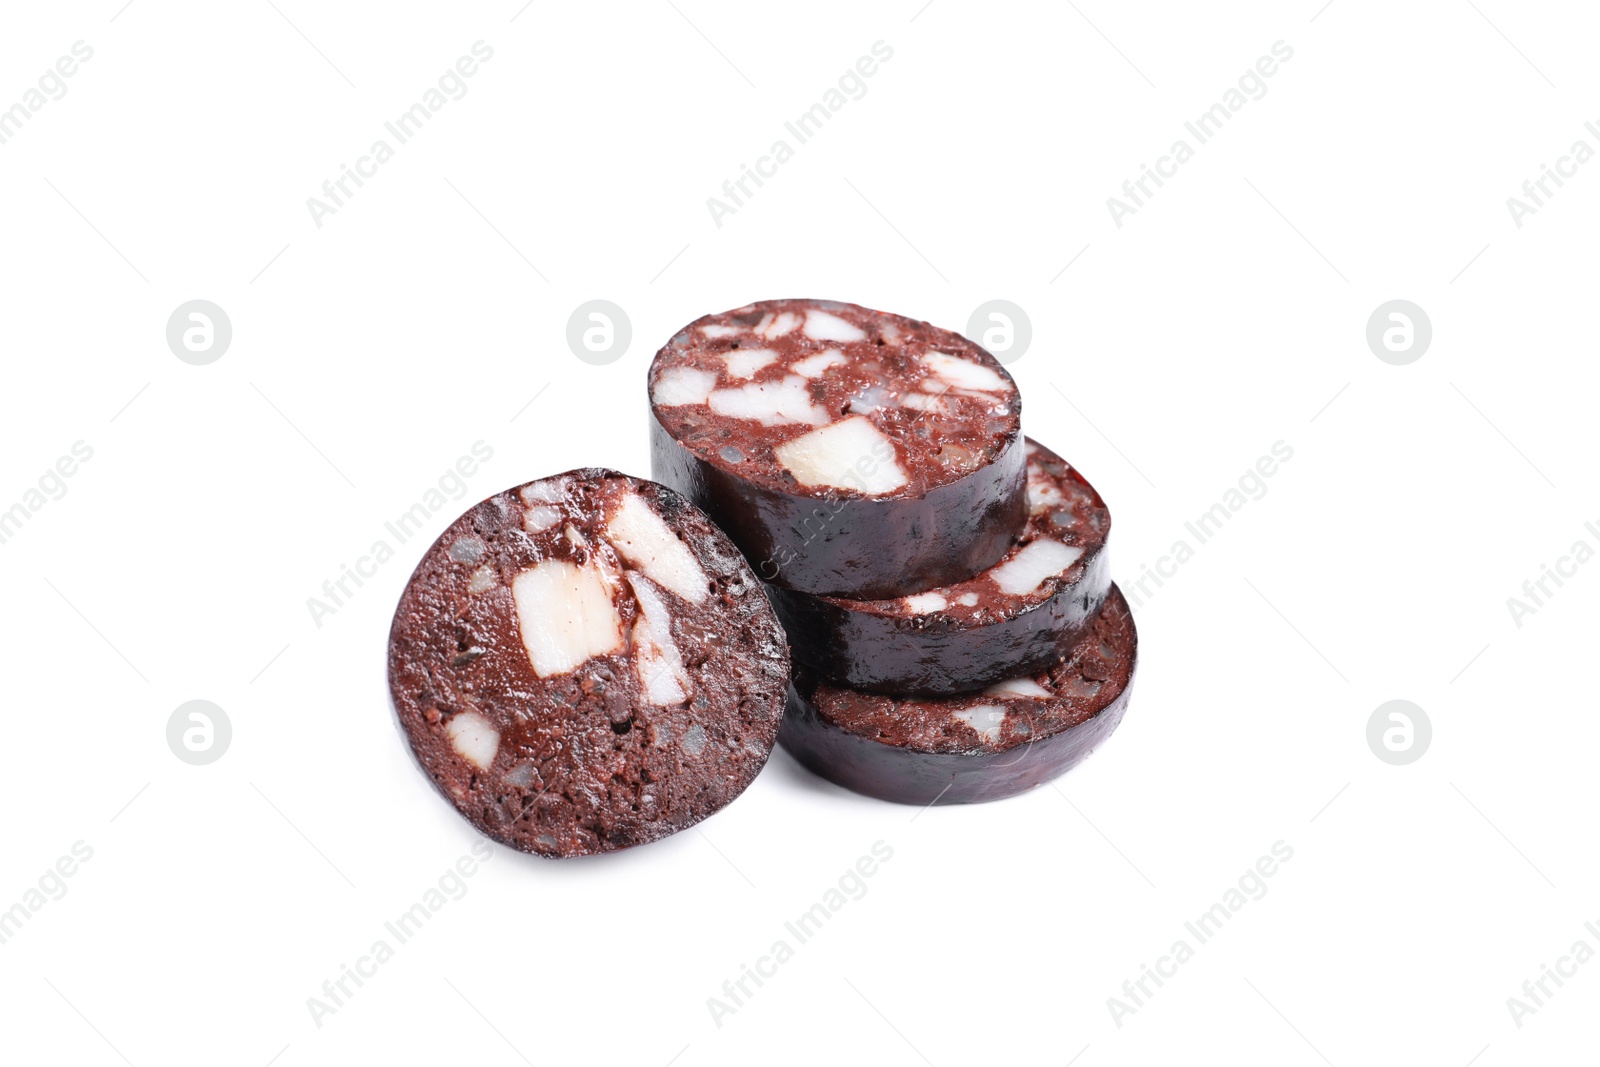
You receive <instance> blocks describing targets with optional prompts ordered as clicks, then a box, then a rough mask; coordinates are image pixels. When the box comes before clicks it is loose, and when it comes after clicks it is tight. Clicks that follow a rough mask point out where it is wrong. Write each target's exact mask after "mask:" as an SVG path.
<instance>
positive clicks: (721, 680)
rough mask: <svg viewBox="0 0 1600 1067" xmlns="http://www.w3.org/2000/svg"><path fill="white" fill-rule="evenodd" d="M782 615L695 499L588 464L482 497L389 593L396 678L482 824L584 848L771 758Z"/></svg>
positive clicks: (428, 748) (701, 808)
mask: <svg viewBox="0 0 1600 1067" xmlns="http://www.w3.org/2000/svg"><path fill="white" fill-rule="evenodd" d="M788 672H789V662H788V652H787V649H786V647H785V644H784V640H783V634H782V631H781V629H780V628H779V626H778V623H777V620H776V618H775V617H774V616H773V614H772V611H771V608H770V607H769V605H768V604H767V601H766V598H765V597H764V596H763V595H762V592H761V587H760V584H759V583H758V582H757V581H756V579H755V576H754V574H753V573H752V572H751V571H750V568H749V566H748V564H746V563H745V561H744V559H743V558H742V557H741V556H740V554H739V552H738V550H737V549H736V548H734V546H733V545H732V544H731V543H730V542H729V541H728V540H727V538H726V537H724V536H723V535H722V533H721V532H720V531H718V530H717V529H716V527H715V526H713V525H712V524H711V522H710V521H709V520H708V519H707V518H706V517H705V515H704V514H702V513H701V512H700V511H699V510H698V509H696V508H695V507H694V506H693V505H692V504H690V503H688V501H686V500H684V499H683V498H682V497H681V496H679V495H678V494H677V493H675V492H673V491H672V490H670V489H667V488H665V487H664V486H660V485H656V484H655V483H653V482H646V481H642V480H640V479H635V478H630V477H628V476H626V475H622V474H618V473H616V472H614V471H607V470H600V469H595V468H589V469H584V470H576V471H570V472H568V473H566V474H562V475H557V476H555V477H551V478H545V479H541V480H539V481H535V482H529V483H528V484H526V485H522V486H519V487H517V488H515V489H511V490H507V491H506V492H504V493H500V494H498V495H496V496H493V497H490V498H489V499H488V500H485V501H483V502H482V503H480V504H478V505H476V506H475V507H473V508H472V509H471V510H470V511H468V512H467V513H466V514H465V515H463V516H461V518H459V519H457V520H456V522H455V523H453V524H452V525H451V526H450V528H449V529H448V530H446V531H445V532H444V534H443V535H442V536H440V538H439V540H438V541H436V542H435V543H434V544H433V546H432V547H431V548H429V549H428V552H427V553H426V555H424V557H423V559H422V562H421V563H420V564H419V565H418V566H417V569H416V572H415V573H414V574H413V575H412V577H411V581H410V583H409V584H408V585H407V586H406V590H405V592H404V594H403V595H402V596H401V599H400V605H399V607H398V608H397V609H396V611H395V617H394V623H393V626H392V628H391V631H390V637H389V684H390V691H391V694H392V696H393V698H394V704H395V709H396V712H397V714H398V716H399V719H400V724H401V726H402V727H403V729H404V730H405V733H406V736H407V738H408V739H409V740H410V742H411V746H412V749H413V751H414V752H415V753H416V756H417V759H418V761H419V762H420V764H421V765H422V768H423V770H424V771H425V772H426V773H427V774H428V776H429V777H430V778H431V779H432V780H433V781H434V783H435V784H436V785H437V786H438V787H439V789H440V791H441V792H442V793H443V794H444V796H445V797H446V798H447V799H448V800H450V802H451V803H453V804H454V805H455V806H456V808H457V810H458V811H460V812H461V814H462V815H464V816H465V817H466V818H467V819H468V821H470V822H471V823H472V824H473V825H474V826H476V827H477V828H478V829H479V830H481V831H482V832H483V833H485V834H487V835H488V836H490V837H492V838H494V839H495V840H497V841H500V842H502V843H504V844H507V845H510V846H512V847H513V848H518V849H521V850H523V851H526V852H533V853H537V854H540V855H544V856H576V855H585V854H592V853H599V852H609V851H613V850H615V849H620V848H626V847H628V846H630V845H637V844H643V843H645V842H648V841H653V840H656V839H657V838H661V837H664V836H666V835H668V834H670V833H674V832H676V831H678V830H682V829H685V828H686V827H689V826H692V825H693V824H695V823H696V822H699V821H700V820H701V819H704V818H705V817H706V816H708V815H710V814H712V813H713V812H715V811H717V810H718V809H720V808H721V807H723V806H724V805H725V804H727V803H728V802H729V801H731V800H733V799H734V798H735V797H736V796H738V795H739V793H740V792H742V791H743V790H744V788H745V787H746V786H747V785H749V784H750V782H751V780H752V779H754V777H755V776H756V773H757V772H758V771H760V769H761V767H762V765H763V764H765V762H766V759H767V756H768V754H769V753H770V752H771V749H772V745H773V743H774V740H775V738H776V734H777V728H778V723H779V720H780V719H781V717H782V711H783V700H784V689H785V685H786V682H787V679H788Z"/></svg>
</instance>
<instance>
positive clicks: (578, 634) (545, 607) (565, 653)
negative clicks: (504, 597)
mask: <svg viewBox="0 0 1600 1067" xmlns="http://www.w3.org/2000/svg"><path fill="white" fill-rule="evenodd" d="M511 595H512V597H513V598H514V599H515V601H516V604H517V623H518V628H519V629H520V630H521V631H522V645H523V647H524V648H526V649H527V651H528V662H529V663H532V664H533V673H535V674H537V675H538V676H539V677H540V678H549V677H551V676H552V675H557V674H566V673H568V672H569V671H573V670H576V669H577V668H578V667H580V666H582V665H583V664H584V663H587V662H588V661H589V660H590V659H592V658H593V657H595V656H604V655H607V654H609V653H612V652H615V651H616V650H617V649H619V648H621V647H622V619H621V617H620V616H618V615H617V609H616V605H615V604H613V603H612V600H611V597H612V587H611V584H610V583H609V582H607V581H606V578H605V575H604V574H602V573H601V570H600V568H599V566H597V565H596V564H595V563H593V562H590V563H588V564H585V565H584V566H582V567H579V566H577V565H575V564H572V563H568V562H567V561H566V560H559V559H548V560H545V561H544V562H543V563H536V564H534V565H533V566H532V567H529V568H528V569H527V570H525V571H523V572H521V573H520V574H518V575H517V576H516V578H514V579H512V582H511Z"/></svg>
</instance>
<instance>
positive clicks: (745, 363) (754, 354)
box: [722, 348, 778, 378]
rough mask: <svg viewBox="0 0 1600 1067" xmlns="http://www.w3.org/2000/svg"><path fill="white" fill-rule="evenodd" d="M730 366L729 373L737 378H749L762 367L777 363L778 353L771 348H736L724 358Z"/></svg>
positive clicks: (724, 354)
mask: <svg viewBox="0 0 1600 1067" xmlns="http://www.w3.org/2000/svg"><path fill="white" fill-rule="evenodd" d="M722 358H723V360H724V361H726V362H727V364H728V373H729V374H731V375H733V376H734V377H735V378H749V377H752V376H754V375H755V373H756V372H757V371H759V370H760V369H761V368H762V367H767V366H771V365H772V364H773V363H775V362H777V359H778V353H776V352H774V351H773V350H772V349H770V348H736V349H734V350H733V351H732V352H725V353H723V356H722Z"/></svg>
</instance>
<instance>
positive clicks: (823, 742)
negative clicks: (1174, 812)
mask: <svg viewBox="0 0 1600 1067" xmlns="http://www.w3.org/2000/svg"><path fill="white" fill-rule="evenodd" d="M649 393H650V403H651V409H652V414H653V418H652V420H651V469H652V476H653V478H654V479H655V480H654V481H645V480H643V479H638V478H633V477H629V476H628V475H625V474H621V473H618V472H616V471H611V470H604V469H600V468H585V469H581V470H574V471H568V472H567V473H565V474H559V475H554V476H552V477H548V478H542V479H539V480H537V481H533V482H528V483H526V484H524V485H519V486H516V487H514V488H512V489H508V490H506V491H505V492H502V493H499V494H496V495H495V496H492V497H490V498H489V499H487V500H485V501H482V502H481V503H479V504H477V505H475V506H474V507H473V508H471V509H470V510H469V511H467V513H466V514H464V515H462V516H461V517H460V518H458V519H457V520H456V521H455V522H454V523H452V524H451V526H450V527H449V528H448V529H446V530H445V532H444V533H443V534H442V535H441V536H440V537H439V539H438V540H437V541H435V542H434V544H433V545H432V546H431V547H430V548H429V549H428V551H427V552H426V553H425V554H424V556H423V558H422V560H421V562H420V563H419V564H418V566H417V569H416V571H415V572H414V573H413V574H412V576H411V579H410V581H409V583H408V584H407V586H406V589H405V591H404V593H403V594H402V596H401V599H400V604H399V606H398V607H397V609H396V611H395V616H394V621H393V624H392V626H391V629H390V635H389V657H388V658H389V688H390V693H391V695H392V698H393V701H394V707H395V710H396V714H397V716H398V718H399V722H400V725H401V728H402V730H403V732H404V734H405V736H406V738H407V740H408V741H409V743H410V746H411V749H412V751H413V753H414V754H415V756H416V758H417V761H418V763H419V764H420V765H421V767H422V769H423V771H424V772H425V773H426V774H427V775H428V776H429V778H431V779H432V781H433V782H434V784H435V785H436V786H437V787H438V789H439V791H440V792H441V793H442V794H443V795H444V796H445V798H446V799H447V800H449V801H450V802H451V803H452V804H453V805H454V806H455V807H456V809H457V810H458V811H459V812H460V813H461V814H462V815H463V816H465V817H466V818H467V819H468V820H469V821H470V822H471V823H472V824H473V825H474V826H476V827H477V828H478V829H479V830H480V831H482V832H483V833H485V834H487V835H488V836H490V837H492V838H494V839H495V840H497V841H500V842H502V843H504V844H507V845H510V846H512V847H514V848H518V849H521V850H523V851H527V852H532V853H536V854H538V855H543V856H550V857H568V856H581V855H590V854H595V853H601V852H609V851H614V850H617V849H622V848H627V847H629V846H632V845H638V844H643V843H645V842H648V841H654V840H657V839H659V838H661V837H665V836H667V835H668V834H671V833H675V832H676V831H679V830H683V829H686V828H687V827H690V826H693V825H694V824H695V823H697V822H699V821H700V820H701V819H704V818H706V817H707V816H708V815H710V814H712V813H713V812H715V811H717V810H719V809H721V808H722V807H723V806H725V805H727V804H728V803H730V802H731V801H732V800H734V799H735V798H736V797H737V796H738V795H739V794H740V793H741V792H743V791H744V789H745V788H746V787H747V786H748V785H749V784H750V782H751V781H752V780H753V779H754V778H755V776H756V775H757V774H758V773H759V772H760V770H761V768H762V766H763V765H764V764H765V763H766V760H767V757H768V756H769V755H770V753H771V751H772V748H773V746H774V745H775V744H780V743H781V744H782V745H783V746H784V747H785V748H787V749H788V750H789V751H790V752H791V753H793V754H794V756H795V757H796V758H797V759H798V760H799V761H800V762H801V763H803V764H804V765H805V766H807V767H808V768H810V769H811V770H812V771H814V772H816V773H817V774H820V775H822V776H823V777H826V778H829V779H831V780H833V781H835V782H838V783H839V784H841V785H844V786H846V787H848V788H850V789H853V790H856V791H858V792H861V793H865V794H868V795H870V796H874V797H881V798H883V799H886V800H893V801H900V802H904V803H908V804H924V805H926V804H933V803H935V802H943V803H955V802H972V801H983V800H993V799H997V798H1000V797H1005V796H1010V795H1012V794H1015V793H1019V792H1022V791H1023V790H1026V789H1029V788H1032V787H1033V786H1036V785H1038V784H1040V783H1042V782H1045V781H1048V780H1050V779H1051V778H1054V777H1055V776H1056V775H1058V774H1061V773H1062V772H1063V771H1065V770H1066V769H1068V768H1069V767H1071V766H1072V765H1073V764H1075V763H1076V762H1078V761H1079V760H1081V759H1082V758H1083V757H1084V756H1086V755H1087V754H1088V753H1089V752H1090V750H1092V749H1093V748H1094V746H1095V745H1096V744H1098V743H1099V742H1100V741H1101V740H1102V739H1103V738H1105V737H1106V736H1107V735H1109V734H1110V733H1111V731H1112V730H1113V729H1115V728H1116V725H1117V723H1118V722H1119V721H1120V720H1121V718H1122V715H1123V712H1124V710H1125V708H1126V706H1127V700H1128V691H1129V685H1130V683H1131V681H1132V676H1133V670H1134V662H1135V658H1136V652H1137V636H1136V634H1135V632H1134V626H1133V619H1132V616H1131V614H1130V613H1129V610H1128V605H1127V603H1126V601H1124V600H1123V598H1122V595H1121V593H1119V592H1118V591H1117V589H1116V587H1115V586H1114V585H1112V583H1111V577H1110V572H1109V569H1108V566H1107V561H1106V538H1107V534H1108V533H1109V531H1110V516H1109V513H1108V512H1107V510H1106V506H1105V503H1104V502H1103V501H1102V500H1101V499H1100V496H1099V494H1098V493H1096V492H1095V490H1094V488H1093V487H1092V486H1091V485H1089V483H1088V482H1087V481H1085V480H1084V479H1083V478H1082V476H1080V475H1079V474H1078V473H1077V472H1076V471H1074V470H1073V469H1072V468H1071V467H1069V466H1068V465H1067V464H1066V462H1065V461H1063V460H1062V459H1061V458H1060V457H1059V456H1057V455H1056V454H1055V453H1053V452H1051V451H1049V450H1048V449H1047V448H1045V447H1044V446H1043V445H1040V444H1038V443H1037V442H1034V441H1031V440H1028V439H1026V438H1024V437H1023V436H1022V430H1021V420H1020V398H1019V396H1018V393H1017V387H1016V384H1015V383H1014V382H1013V381H1012V380H1011V377H1010V376H1009V375H1008V374H1007V373H1006V372H1005V370H1004V368H1003V367H1001V365H1000V364H999V362H998V361H996V360H995V358H994V357H993V356H992V355H990V354H989V353H988V352H985V351H984V350H983V349H981V348H979V347H978V346H977V345H975V344H973V343H972V342H970V341H968V340H966V339H964V338H962V337H960V336H958V335H956V334H953V333H950V332H948V331H945V330H941V329H937V328H935V327H933V326H930V325H928V324H927V323H924V322H918V321H916V320H913V319H907V318H903V317H901V316H898V315H890V314H885V313H883V312H878V311H871V310H868V309H866V308H862V307H857V306H855V305H852V304H840V303H834V302H830V301H820V300H779V301H769V302H765V303H758V304H751V305H749V306H747V307H743V308H739V309H737V310H735V311H730V312H726V313H724V314H720V315H710V316H707V317H705V318H702V319H699V320H697V321H695V322H693V323H691V324H690V325H689V326H687V327H685V328H684V329H683V330H682V331H680V332H679V333H678V334H677V335H676V336H675V337H673V338H672V340H671V341H669V342H668V343H667V345H666V346H665V347H664V348H662V349H661V350H660V352H658V353H657V355H656V357H655V361H654V362H653V363H652V365H651V367H650V375H649Z"/></svg>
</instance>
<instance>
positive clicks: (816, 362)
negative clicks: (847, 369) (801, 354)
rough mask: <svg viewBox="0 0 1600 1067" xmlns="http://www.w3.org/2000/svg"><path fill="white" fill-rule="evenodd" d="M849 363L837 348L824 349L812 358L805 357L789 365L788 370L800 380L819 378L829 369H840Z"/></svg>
mask: <svg viewBox="0 0 1600 1067" xmlns="http://www.w3.org/2000/svg"><path fill="white" fill-rule="evenodd" d="M849 362H850V361H849V360H848V359H846V358H845V355H844V353H843V352H841V351H839V350H838V349H837V348H824V349H823V350H822V351H821V352H818V353H817V354H816V355H814V356H807V357H806V358H805V359H801V360H796V361H795V362H793V363H791V364H789V369H790V370H792V371H794V372H795V373H796V374H798V375H800V376H801V377H802V378H820V377H822V372H823V371H825V370H827V369H828V368H829V367H842V366H844V365H845V364H846V363H849Z"/></svg>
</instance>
